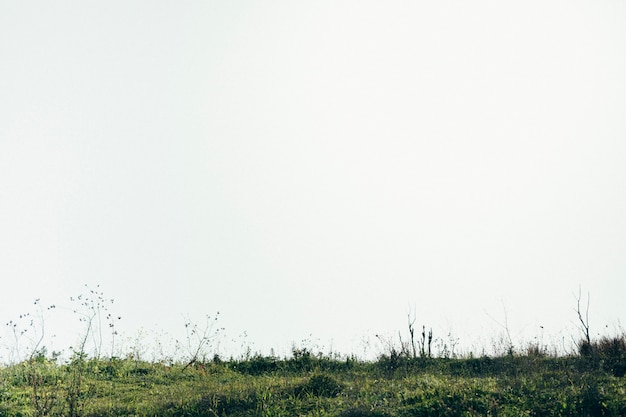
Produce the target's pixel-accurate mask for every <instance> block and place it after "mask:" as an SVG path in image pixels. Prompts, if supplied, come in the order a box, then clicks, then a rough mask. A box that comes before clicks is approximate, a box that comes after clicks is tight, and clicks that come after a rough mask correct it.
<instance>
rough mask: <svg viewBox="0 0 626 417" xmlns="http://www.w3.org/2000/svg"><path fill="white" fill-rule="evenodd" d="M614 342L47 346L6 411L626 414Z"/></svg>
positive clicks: (3, 384) (621, 357)
mask: <svg viewBox="0 0 626 417" xmlns="http://www.w3.org/2000/svg"><path fill="white" fill-rule="evenodd" d="M610 343H613V344H614V345H612V346H609V347H607V346H604V345H602V344H599V343H596V344H594V346H593V349H592V350H593V352H592V353H586V354H585V355H572V356H568V357H552V356H546V355H542V354H524V355H506V356H502V357H480V358H472V357H469V358H461V359H458V358H457V359H452V358H447V359H446V358H428V357H411V356H409V355H405V354H400V353H397V352H395V351H392V352H390V353H389V354H385V355H382V356H381V357H380V358H379V359H378V360H376V361H369V362H365V361H359V360H356V359H353V358H349V357H348V358H342V359H338V358H329V357H325V356H323V355H315V354H312V353H311V352H309V351H307V350H306V349H303V350H295V351H294V354H293V355H292V356H291V357H289V358H281V359H279V358H274V357H263V356H253V357H248V358H246V359H240V360H228V361H223V360H220V359H219V358H218V357H215V358H213V359H211V360H210V361H199V360H198V361H195V362H193V363H192V364H191V365H189V364H183V363H179V364H173V365H171V366H166V365H164V364H162V363H151V362H145V361H139V360H134V359H133V358H131V357H129V358H126V359H118V358H106V359H99V360H96V359H89V358H87V357H85V356H80V355H78V356H75V357H74V358H73V359H72V360H71V361H68V362H65V363H57V362H56V361H55V360H53V359H51V358H48V357H46V355H38V356H34V357H33V358H31V359H30V360H28V361H24V362H21V363H18V364H14V365H11V366H7V367H4V368H3V369H1V371H0V401H1V402H0V416H43V415H51V416H342V417H348V416H351V417H356V416H511V417H512V416H515V417H517V416H626V377H624V370H625V360H626V357H625V353H626V349H624V338H623V337H620V338H614V339H610V340H609V339H607V340H606V345H609V344H610ZM603 346H604V347H603ZM611 348H613V351H611V350H610V349H611Z"/></svg>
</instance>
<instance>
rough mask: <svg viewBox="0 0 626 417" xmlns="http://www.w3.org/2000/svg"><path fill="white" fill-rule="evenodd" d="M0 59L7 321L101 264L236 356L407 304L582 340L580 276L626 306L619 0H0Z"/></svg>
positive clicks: (156, 320) (111, 289)
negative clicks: (203, 324)
mask: <svg viewBox="0 0 626 417" xmlns="http://www.w3.org/2000/svg"><path fill="white" fill-rule="evenodd" d="M0 57H1V61H0V277H2V283H3V285H2V290H1V291H0V318H1V319H2V322H3V323H4V322H6V321H8V320H9V319H11V318H13V317H14V316H15V315H16V314H18V313H19V312H21V311H23V310H24V309H26V310H28V309H29V308H31V307H32V301H33V300H34V299H35V298H39V297H41V298H42V299H43V300H45V302H50V303H52V302H53V303H56V304H57V305H63V304H64V303H65V304H67V302H68V299H69V297H70V296H72V295H77V294H78V293H80V292H82V291H83V285H84V284H88V285H90V286H92V287H94V286H95V285H97V284H100V286H101V288H102V290H103V291H104V292H105V293H106V295H107V296H109V297H111V298H115V300H116V301H115V307H114V310H115V311H116V312H118V313H119V314H120V315H121V316H122V317H123V319H122V320H121V323H120V326H121V327H122V328H124V329H126V330H125V331H126V334H128V335H132V334H133V333H134V332H135V331H136V330H137V329H139V328H144V330H145V331H147V330H146V329H148V330H150V329H155V328H159V329H162V330H163V331H165V332H167V333H168V334H172V335H175V334H179V332H180V331H181V330H183V319H182V316H183V315H189V316H190V317H192V318H195V319H196V320H200V319H201V317H202V315H203V314H211V315H213V314H215V313H216V312H217V311H219V312H220V313H221V315H220V324H221V325H222V326H224V327H225V328H226V332H227V336H226V339H228V340H224V341H223V343H222V345H223V346H224V347H223V348H222V349H226V350H225V351H224V352H222V353H223V354H226V355H228V354H229V351H228V349H230V348H229V347H226V346H228V344H229V343H230V344H231V345H233V346H235V347H236V346H238V345H241V344H242V343H245V344H248V345H251V347H252V350H260V351H263V352H268V351H269V349H270V348H275V349H276V351H277V352H288V351H289V349H290V347H291V345H292V344H293V343H295V344H301V343H303V342H302V340H303V339H309V340H312V341H313V342H307V343H318V344H319V345H323V346H324V348H325V349H329V348H330V347H332V348H333V349H335V350H339V351H342V352H343V353H349V352H351V351H352V352H353V353H357V354H358V353H361V352H362V351H364V350H366V345H367V340H370V343H371V344H375V343H376V339H375V337H374V335H376V334H379V335H386V337H395V335H396V333H397V331H399V330H402V331H404V330H405V327H406V315H407V313H408V312H409V310H410V309H411V310H413V311H414V312H415V314H416V316H417V320H416V325H417V326H419V327H420V328H421V325H422V324H424V325H427V326H432V327H433V330H434V334H435V337H442V338H443V337H446V335H447V334H448V333H449V332H452V333H453V334H455V335H458V337H459V338H460V339H461V343H464V344H466V345H467V346H474V348H475V346H482V347H485V348H486V349H487V350H489V349H490V348H491V344H492V341H493V340H494V339H496V338H497V337H498V334H499V333H501V332H502V330H503V329H502V327H501V326H500V324H502V323H503V322H504V319H505V311H506V318H507V319H508V325H509V327H510V331H511V333H512V336H513V337H514V338H515V340H514V341H515V342H517V343H522V342H523V341H525V340H532V339H533V338H534V337H539V336H541V337H544V338H545V339H546V340H547V339H549V338H551V339H550V340H552V341H554V340H556V341H558V343H561V341H562V339H563V338H566V342H567V343H568V344H569V343H570V342H571V337H570V336H571V334H572V332H573V331H575V326H576V319H577V318H576V312H575V307H576V295H577V293H578V289H579V287H580V288H582V292H583V295H585V294H586V293H587V292H589V293H590V295H591V304H590V321H591V326H592V331H596V332H603V331H609V333H610V332H614V331H619V329H620V327H619V326H620V325H623V324H624V323H623V320H625V319H626V303H624V302H623V299H624V294H626V279H625V278H626V117H625V115H626V76H625V75H624V74H626V4H625V3H624V2H621V1H524V2H519V1H515V2H507V1H471V2H468V1H436V2H435V1H384V2H383V1H380V2H378V1H363V0H359V1H269V2H260V1H259V2H254V1H220V2H218V1H208V0H204V1H192V0H190V1H139V0H138V1H100V2H85V1H55V2H49V1H32V2H30V1H2V2H1V3H0ZM620 320H622V322H620ZM499 323H500V324H499ZM540 326H543V329H541V327H540ZM606 326H609V327H608V330H607V327H606ZM622 330H623V328H622ZM243 332H246V333H247V337H241V336H240V335H241V334H242V333H243ZM0 340H4V342H3V343H4V344H5V345H6V344H7V343H8V342H7V338H6V336H5V339H0ZM9 340H10V339H9Z"/></svg>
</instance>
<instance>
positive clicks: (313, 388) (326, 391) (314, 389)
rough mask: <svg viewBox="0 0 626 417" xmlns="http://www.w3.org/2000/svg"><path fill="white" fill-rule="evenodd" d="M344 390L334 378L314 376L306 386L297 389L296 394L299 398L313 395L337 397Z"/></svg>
mask: <svg viewBox="0 0 626 417" xmlns="http://www.w3.org/2000/svg"><path fill="white" fill-rule="evenodd" d="M342 390H343V386H342V385H341V384H340V383H339V382H337V381H336V380H335V379H334V378H332V377H330V376H328V375H324V374H319V375H313V376H312V377H311V378H309V380H308V381H306V382H305V383H304V384H302V385H299V386H297V387H296V388H295V390H294V393H295V394H296V395H298V396H301V395H313V396H315V397H329V398H330V397H336V396H338V395H339V394H340V393H341V391H342Z"/></svg>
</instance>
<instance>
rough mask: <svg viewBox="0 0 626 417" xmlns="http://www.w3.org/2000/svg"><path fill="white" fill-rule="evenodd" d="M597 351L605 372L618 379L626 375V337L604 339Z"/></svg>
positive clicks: (597, 345)
mask: <svg viewBox="0 0 626 417" xmlns="http://www.w3.org/2000/svg"><path fill="white" fill-rule="evenodd" d="M595 350H596V351H597V355H598V357H599V359H600V363H601V364H602V368H603V369H604V370H605V371H607V372H609V373H611V374H613V375H614V376H617V377H623V376H624V374H626V337H624V336H621V337H611V338H609V337H603V338H602V339H600V341H598V343H597V344H596V347H595Z"/></svg>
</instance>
